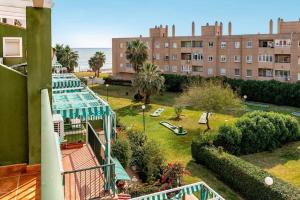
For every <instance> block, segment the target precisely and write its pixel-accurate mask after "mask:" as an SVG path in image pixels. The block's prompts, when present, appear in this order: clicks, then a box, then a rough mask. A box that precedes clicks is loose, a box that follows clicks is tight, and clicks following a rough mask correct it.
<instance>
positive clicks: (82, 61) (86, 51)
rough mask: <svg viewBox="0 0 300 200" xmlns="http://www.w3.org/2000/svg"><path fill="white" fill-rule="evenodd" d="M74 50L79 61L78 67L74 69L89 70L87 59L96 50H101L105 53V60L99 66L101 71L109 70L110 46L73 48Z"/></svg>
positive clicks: (110, 62) (110, 67)
mask: <svg viewBox="0 0 300 200" xmlns="http://www.w3.org/2000/svg"><path fill="white" fill-rule="evenodd" d="M73 50H74V51H77V52H78V55H79V61H78V67H77V68H75V71H76V72H78V71H87V70H89V69H90V68H89V62H88V60H89V59H90V58H91V57H92V56H93V55H94V54H95V53H96V52H97V51H102V52H103V53H104V54H105V57H106V61H105V63H104V65H103V67H102V68H101V70H102V71H103V72H108V73H109V72H111V69H112V50H111V48H73Z"/></svg>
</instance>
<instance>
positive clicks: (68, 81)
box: [52, 74, 81, 89]
mask: <svg viewBox="0 0 300 200" xmlns="http://www.w3.org/2000/svg"><path fill="white" fill-rule="evenodd" d="M78 87H81V81H80V80H79V79H78V78H77V77H76V76H75V75H73V74H60V75H59V74H57V75H52V88H53V89H61V88H78Z"/></svg>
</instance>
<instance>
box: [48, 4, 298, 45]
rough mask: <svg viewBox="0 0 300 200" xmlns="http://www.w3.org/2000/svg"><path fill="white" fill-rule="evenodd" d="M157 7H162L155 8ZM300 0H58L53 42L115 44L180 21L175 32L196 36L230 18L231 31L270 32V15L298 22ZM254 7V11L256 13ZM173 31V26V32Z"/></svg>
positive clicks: (236, 32)
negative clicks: (193, 26) (193, 27)
mask: <svg viewBox="0 0 300 200" xmlns="http://www.w3.org/2000/svg"><path fill="white" fill-rule="evenodd" d="M157 5H159V6H157ZM299 8H300V1H299V0H285V1H282V0H205V1H204V0H55V5H54V8H53V12H52V32H53V38H52V40H53V44H56V43H64V44H69V45H70V46H71V47H111V38H113V37H134V36H139V35H140V34H142V35H143V36H148V33H149V27H154V26H155V25H159V24H163V25H165V24H168V25H169V28H171V25H172V24H175V25H176V35H190V34H191V23H192V21H195V23H196V34H197V35H199V34H200V28H201V26H202V25H205V24H206V23H207V22H209V23H210V24H212V23H214V22H215V21H222V22H223V24H224V31H225V34H226V33H227V24H228V22H229V21H231V22H232V24H233V34H244V33H258V32H260V33H266V32H268V22H269V19H270V18H273V20H274V30H276V22H277V18H278V17H282V18H283V19H284V20H287V21H288V20H298V19H299V17H300V12H299ZM253 11H255V13H254V12H253ZM170 31H171V29H170V30H169V32H170Z"/></svg>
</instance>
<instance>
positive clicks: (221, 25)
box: [220, 22, 223, 35]
mask: <svg viewBox="0 0 300 200" xmlns="http://www.w3.org/2000/svg"><path fill="white" fill-rule="evenodd" d="M220 35H223V23H222V22H221V23H220Z"/></svg>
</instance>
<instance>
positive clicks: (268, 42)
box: [258, 39, 275, 55]
mask: <svg viewBox="0 0 300 200" xmlns="http://www.w3.org/2000/svg"><path fill="white" fill-rule="evenodd" d="M274 46H275V45H274V40H272V39H263V40H259V41H258V47H259V48H258V54H271V55H273V54H274Z"/></svg>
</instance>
